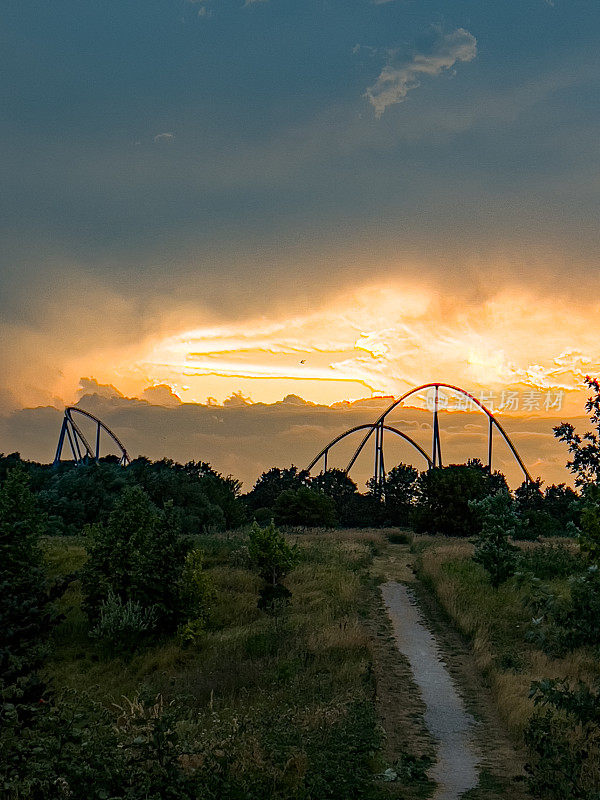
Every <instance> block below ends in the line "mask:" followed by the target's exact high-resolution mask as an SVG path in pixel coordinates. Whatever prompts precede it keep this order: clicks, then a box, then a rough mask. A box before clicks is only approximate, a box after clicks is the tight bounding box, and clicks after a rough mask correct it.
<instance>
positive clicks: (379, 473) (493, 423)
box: [307, 382, 532, 487]
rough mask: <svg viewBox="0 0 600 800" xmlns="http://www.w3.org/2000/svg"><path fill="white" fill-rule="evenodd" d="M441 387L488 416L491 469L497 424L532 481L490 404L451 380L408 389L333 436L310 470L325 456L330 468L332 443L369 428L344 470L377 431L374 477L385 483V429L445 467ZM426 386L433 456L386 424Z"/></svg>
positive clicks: (433, 464)
mask: <svg viewBox="0 0 600 800" xmlns="http://www.w3.org/2000/svg"><path fill="white" fill-rule="evenodd" d="M440 388H444V389H450V390H451V391H453V392H456V393H457V394H460V395H462V396H463V397H467V398H468V399H469V401H470V402H472V403H474V404H475V406H477V407H478V408H479V409H480V410H481V411H483V413H484V414H485V415H486V416H487V418H488V421H489V425H488V469H490V470H491V469H492V434H493V432H494V428H495V429H496V430H497V431H498V433H499V434H500V435H501V436H502V438H503V439H504V441H505V442H506V444H507V445H508V447H509V449H510V451H511V453H512V454H513V456H514V458H515V461H516V462H517V464H518V465H519V467H520V468H521V470H522V471H523V475H524V477H525V480H526V481H527V482H531V480H532V478H531V475H530V474H529V472H528V470H527V467H526V466H525V464H524V463H523V460H522V459H521V456H520V455H519V453H518V452H517V449H516V447H515V446H514V444H513V443H512V441H511V439H510V437H509V435H508V434H507V433H506V431H505V430H504V428H503V427H502V425H501V424H500V422H499V421H498V420H497V419H496V417H495V416H494V414H492V412H491V411H490V410H489V409H488V408H486V407H485V406H484V405H483V403H481V402H480V401H479V400H477V398H476V397H473V395H472V394H471V393H470V392H467V391H466V390H465V389H461V388H460V386H453V385H452V384H450V383H439V382H436V383H424V384H422V385H421V386H417V387H416V388H414V389H410V390H409V391H408V392H405V393H404V394H403V395H402V396H401V397H399V398H398V399H397V400H395V401H394V402H393V403H392V404H391V405H390V406H388V408H387V409H386V410H385V411H384V412H383V414H381V415H380V416H379V417H378V418H377V419H376V420H375V421H374V422H372V423H367V424H365V425H357V426H355V427H354V428H350V429H349V430H347V431H344V433H341V434H340V435H339V436H336V437H335V439H332V440H331V441H330V442H329V444H327V445H326V446H325V447H324V448H323V449H322V450H321V452H320V453H318V455H316V456H315V457H314V458H313V460H312V461H311V462H310V464H309V465H308V467H307V469H308V471H309V472H310V471H311V470H312V469H313V468H314V467H315V465H316V464H317V463H318V462H319V461H320V460H321V459H323V469H324V470H327V466H328V456H329V451H330V450H331V448H332V447H334V446H335V445H336V444H338V442H341V441H342V439H345V438H346V437H347V436H350V435H351V434H353V433H356V432H357V431H360V430H366V434H365V435H364V436H363V438H362V439H361V441H360V443H359V445H358V447H357V448H356V450H355V451H354V454H353V456H352V458H351V459H350V462H349V463H348V466H347V467H346V469H345V470H344V471H345V472H346V473H348V472H349V471H350V470H351V469H352V467H353V466H354V464H355V462H356V459H357V458H358V457H359V455H360V454H361V452H362V451H363V449H364V447H365V446H366V444H367V442H368V441H369V439H370V438H371V437H372V436H373V434H375V466H374V470H373V478H374V481H375V486H379V487H381V486H382V485H383V483H384V481H385V462H384V453H383V435H384V431H389V432H391V433H395V434H397V435H399V436H401V437H402V438H403V439H404V440H405V441H407V442H408V443H409V444H410V445H412V447H414V448H415V449H416V450H417V451H418V452H419V453H420V455H421V456H423V457H424V458H425V460H426V461H427V465H428V467H429V468H432V467H441V466H442V447H441V441H440V427H439V390H440ZM425 389H433V390H434V402H433V440H432V454H431V457H430V456H429V455H428V454H427V453H426V452H425V450H424V449H423V448H422V447H421V446H420V445H418V444H417V443H416V442H415V441H414V440H413V439H411V437H410V436H409V435H408V434H406V433H403V432H402V431H400V430H398V429H397V428H393V427H391V426H389V425H387V424H386V417H387V416H388V415H389V414H390V413H391V412H392V411H393V410H394V409H395V408H397V407H398V406H399V405H400V404H401V403H403V402H404V401H405V400H406V399H407V398H409V397H411V396H412V395H414V394H417V393H418V392H422V391H423V390H425Z"/></svg>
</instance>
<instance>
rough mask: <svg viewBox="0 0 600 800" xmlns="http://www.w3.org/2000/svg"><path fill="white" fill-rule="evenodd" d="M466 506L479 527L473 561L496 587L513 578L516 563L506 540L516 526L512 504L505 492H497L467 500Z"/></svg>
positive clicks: (511, 545)
mask: <svg viewBox="0 0 600 800" xmlns="http://www.w3.org/2000/svg"><path fill="white" fill-rule="evenodd" d="M470 507H471V509H472V511H473V512H474V513H475V514H476V516H477V517H478V519H479V520H480V524H481V533H480V534H479V536H478V537H477V539H476V541H475V553H474V554H473V560H474V561H476V562H477V563H478V564H481V565H482V567H483V568H484V569H485V570H486V572H487V573H488V574H489V576H490V581H491V584H492V586H493V587H494V588H497V587H498V586H499V585H500V584H501V583H504V581H505V580H507V578H510V576H511V575H513V573H514V571H515V566H516V563H517V555H516V554H517V548H516V547H515V546H514V545H513V544H511V543H510V541H509V537H510V536H512V535H514V532H515V528H516V526H517V523H518V520H517V516H516V514H515V511H514V502H513V500H512V498H511V496H510V495H509V493H508V492H507V491H500V492H498V493H497V494H495V495H491V496H490V497H486V498H485V499H483V500H479V501H471V503H470Z"/></svg>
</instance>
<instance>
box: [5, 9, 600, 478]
mask: <svg viewBox="0 0 600 800" xmlns="http://www.w3.org/2000/svg"><path fill="white" fill-rule="evenodd" d="M599 34H600V5H599V4H598V3H597V2H596V0H587V1H584V0H552V1H551V0H521V2H519V3H506V2H504V3H498V2H491V0H453V2H452V3H448V2H447V0H444V1H443V2H442V0H418V2H417V0H345V1H344V2H342V1H341V0H339V1H338V0H321V1H320V2H317V0H314V1H313V0H304V1H303V2H299V0H246V1H245V2H244V0H235V1H234V0H202V1H201V2H191V1H190V0H152V1H151V2H148V0H146V2H144V3H141V2H137V1H136V0H132V1H131V2H128V3H120V4H117V3H111V4H108V3H101V4H87V3H81V2H74V1H70V0H62V1H61V2H60V3H55V4H39V3H33V2H30V1H29V0H8V2H7V3H6V4H5V5H4V7H3V24H2V29H1V30H0V74H1V75H2V80H1V81H0V93H1V103H0V121H1V125H0V180H1V185H2V192H1V193H0V231H1V236H2V244H3V246H2V248H1V251H0V360H1V363H2V371H1V378H0V414H2V415H3V419H4V420H5V422H4V423H3V428H2V427H0V430H5V431H16V430H17V429H18V426H17V424H16V422H15V420H16V419H22V418H23V417H22V416H20V417H19V416H18V415H19V414H21V410H22V409H35V408H42V409H43V408H44V407H52V408H55V409H58V410H60V409H61V408H62V407H64V405H65V404H67V403H72V402H75V401H76V400H77V399H78V398H81V396H82V393H81V391H80V389H81V387H83V395H85V394H86V386H87V387H88V389H89V385H88V384H86V383H85V381H84V382H83V383H82V381H81V379H82V378H84V379H87V380H88V381H91V382H92V384H90V385H91V386H92V389H93V386H94V384H93V382H94V381H95V382H96V384H101V385H112V386H114V387H115V391H116V394H115V395H114V396H115V397H117V398H118V397H119V395H121V394H122V395H125V397H130V398H137V399H139V400H143V399H144V396H145V395H144V391H145V390H146V389H147V388H148V387H153V386H158V385H163V384H164V385H167V386H168V387H170V390H172V391H173V392H174V393H175V394H176V395H177V396H178V397H179V398H181V399H182V400H183V401H184V404H186V405H187V404H198V405H199V407H200V406H202V408H204V407H205V406H213V405H214V404H217V405H220V406H222V405H223V403H224V402H229V401H228V398H234V401H233V402H234V403H235V402H236V400H235V398H237V399H238V400H241V399H243V405H247V404H248V403H250V402H253V403H262V404H269V405H273V404H277V402H278V401H281V400H282V399H283V398H284V397H286V396H288V395H294V396H298V397H301V398H303V399H305V400H307V401H308V402H309V403H314V404H317V405H318V406H319V407H321V406H323V407H324V406H331V405H332V404H336V403H339V402H343V401H356V400H358V399H360V398H365V397H366V398H370V397H377V396H381V395H385V396H388V395H389V396H398V395H400V394H401V393H403V392H405V391H407V390H408V389H410V388H412V387H413V386H415V385H419V384H420V383H425V382H429V381H435V380H438V381H443V382H448V383H452V384H457V385H460V386H462V387H464V388H465V389H466V390H468V391H469V392H472V393H473V394H474V395H475V396H482V397H485V398H488V399H489V403H490V404H491V405H493V406H494V408H495V409H498V408H500V411H501V412H502V411H503V410H504V411H507V412H509V411H510V412H511V413H512V417H514V419H516V420H517V421H518V420H522V419H524V418H525V417H527V416H528V415H530V413H534V416H535V414H537V413H538V412H539V415H540V418H541V417H543V416H544V414H545V415H546V416H552V415H553V414H555V415H558V413H559V412H561V413H563V414H564V415H566V416H568V417H574V416H576V415H578V414H581V413H582V410H583V401H584V399H585V392H582V389H581V386H582V379H583V377H584V376H585V375H586V374H588V373H590V374H600V352H599V348H598V345H597V334H596V321H597V319H598V311H599V305H600V303H599V300H598V297H599V292H598V288H599V275H598V266H599V265H598V252H599V247H598V245H599V244H600V242H599V239H600V234H599V226H598V217H599V211H600V192H599V189H600V169H599V163H600V160H599V156H600V137H598V134H597V132H598V129H599V124H600V95H599V94H598V91H597V86H598V80H599V78H600V49H599V48H598V46H597V44H598V37H599ZM509 392H513V393H515V392H516V393H517V394H518V395H519V398H520V405H519V408H514V407H513V408H505V409H503V407H502V406H503V397H504V396H505V394H506V395H507V396H508V393H509ZM532 392H533V393H536V397H537V401H539V402H538V406H539V407H535V408H527V407H525V406H526V393H532ZM550 392H551V393H553V395H552V396H553V397H557V396H558V393H561V407H560V409H559V408H557V407H556V404H555V407H554V408H544V406H545V403H546V402H547V398H548V396H549V395H548V393H550ZM93 394H94V391H93V390H91V391H88V395H89V396H92V395H93ZM153 397H154V400H155V401H157V398H158V397H159V395H154V396H153ZM163 399H165V398H164V397H163ZM537 401H536V402H537ZM80 402H82V401H80ZM165 402H166V403H167V406H165V407H168V403H169V401H168V398H167V399H165ZM530 405H531V403H530ZM275 407H276V408H277V407H278V406H276V405H275ZM16 415H17V416H16ZM170 424H172V425H173V426H176V424H178V423H176V421H174V419H172V421H171V423H170ZM303 424H304V423H303ZM306 424H310V423H309V422H307V423H306ZM514 424H515V425H516V424H517V422H515V423H514ZM519 424H520V422H519ZM536 424H537V423H536ZM300 427H301V426H300ZM172 434H173V437H175V429H174V428H173V431H172ZM23 435H25V434H23ZM149 435H150V436H151V433H150V434H149ZM177 435H179V433H177ZM303 435H304V433H303V432H301V431H299V432H298V433H297V442H299V441H300V439H301V438H302V436H303ZM5 437H7V438H5V442H4V443H3V442H2V441H1V440H0V450H7V449H9V448H8V445H9V444H11V445H12V444H13V443H14V438H15V437H14V435H13V434H12V433H11V434H10V435H9V434H5ZM162 441H163V440H160V441H158V442H157V441H155V440H154V439H153V440H152V442H151V443H150V440H148V446H147V449H149V448H150V447H152V448H154V449H155V450H156V447H157V446H158V444H160V442H162ZM169 441H174V439H169V437H168V436H166V437H165V439H164V448H165V454H167V455H170V454H171V452H169ZM315 442H316V440H315ZM142 444H143V443H140V446H141V445H142ZM219 446H220V449H217V450H215V452H217V453H222V456H223V461H224V462H225V461H227V459H229V455H227V454H226V453H225V451H226V450H228V449H231V448H232V447H234V446H235V441H234V439H232V440H223V441H221V442H220V445H219ZM298 447H299V449H300V450H301V451H302V452H304V451H303V448H302V447H301V446H300V445H298ZM173 448H174V446H173ZM175 449H176V448H174V449H173V452H175ZM213 450H214V448H213ZM44 452H45V451H44ZM211 452H212V450H211ZM294 453H295V451H293V448H292V451H291V454H290V455H289V458H288V459H287V461H288V462H289V461H290V460H293V459H294V458H295V457H296V456H295V454H294ZM286 455H287V452H286V451H284V450H283V449H282V452H281V454H280V456H279V457H280V458H284V457H285V456H286ZM37 457H42V454H41V453H39V454H38V455H37ZM532 457H534V461H535V458H537V456H534V454H532ZM552 457H554V456H552ZM230 460H231V459H230ZM227 463H229V462H227ZM266 466H268V465H266ZM248 470H249V468H248Z"/></svg>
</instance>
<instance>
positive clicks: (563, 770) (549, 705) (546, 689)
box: [525, 679, 600, 800]
mask: <svg viewBox="0 0 600 800" xmlns="http://www.w3.org/2000/svg"><path fill="white" fill-rule="evenodd" d="M530 697H531V698H532V699H533V701H534V704H535V706H536V708H537V709H538V710H537V712H536V713H535V714H534V715H533V717H532V718H531V720H530V722H529V725H528V727H527V729H526V731H525V740H526V742H527V744H528V746H529V747H530V749H531V751H532V754H533V760H532V763H531V764H529V765H528V771H529V773H530V788H531V790H532V792H533V793H534V794H535V796H536V797H539V796H542V797H547V798H552V800H597V798H598V783H597V775H596V774H595V772H596V770H597V763H598V758H599V757H600V692H599V691H598V689H596V690H593V689H591V688H590V687H589V686H586V685H585V684H583V683H579V684H577V685H576V686H574V687H573V686H570V685H569V684H568V683H567V682H566V681H560V680H556V679H555V680H551V679H545V680H542V681H538V682H535V683H533V684H532V686H531V692H530Z"/></svg>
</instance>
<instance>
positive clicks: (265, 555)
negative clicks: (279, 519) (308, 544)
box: [248, 522, 298, 586]
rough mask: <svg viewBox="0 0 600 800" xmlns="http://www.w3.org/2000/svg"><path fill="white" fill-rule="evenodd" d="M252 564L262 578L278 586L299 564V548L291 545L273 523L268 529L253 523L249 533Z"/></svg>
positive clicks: (249, 551)
mask: <svg viewBox="0 0 600 800" xmlns="http://www.w3.org/2000/svg"><path fill="white" fill-rule="evenodd" d="M248 554H249V558H250V563H251V564H252V565H253V567H254V569H255V570H256V571H257V572H258V574H259V575H260V577H261V578H262V579H263V580H264V581H266V582H267V583H270V584H271V585H272V586H276V585H277V584H278V583H280V582H281V581H282V580H283V578H285V576H286V575H287V574H288V572H290V571H291V570H292V569H293V568H294V567H295V566H296V564H297V563H298V548H297V546H296V545H289V544H288V543H287V541H286V539H285V536H284V535H283V534H282V533H281V531H279V530H278V529H277V528H276V527H275V524H274V523H273V522H271V524H270V525H269V526H267V527H266V528H261V527H260V526H259V525H258V524H257V523H256V522H255V523H253V525H252V527H251V528H250V531H249V533H248Z"/></svg>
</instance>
